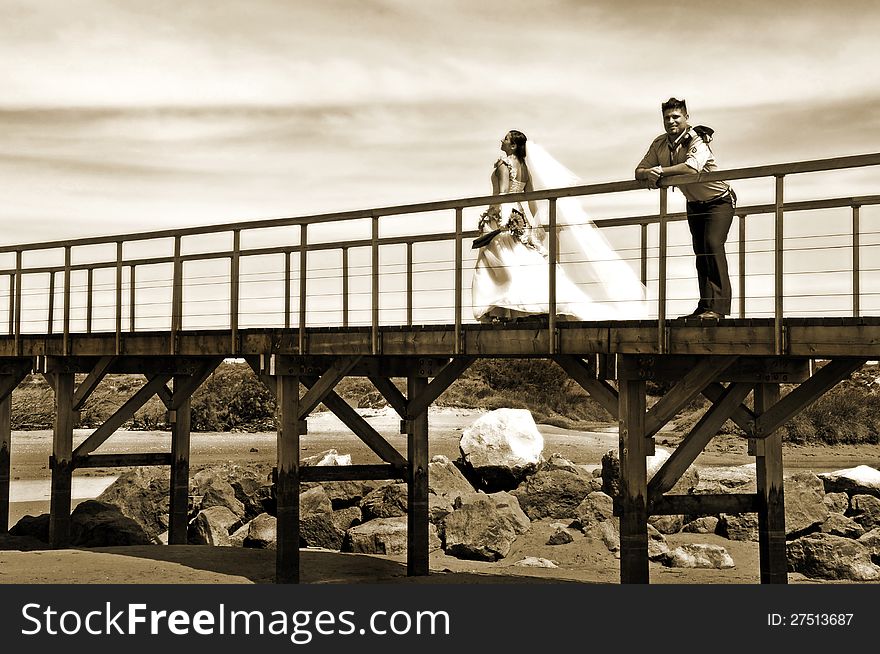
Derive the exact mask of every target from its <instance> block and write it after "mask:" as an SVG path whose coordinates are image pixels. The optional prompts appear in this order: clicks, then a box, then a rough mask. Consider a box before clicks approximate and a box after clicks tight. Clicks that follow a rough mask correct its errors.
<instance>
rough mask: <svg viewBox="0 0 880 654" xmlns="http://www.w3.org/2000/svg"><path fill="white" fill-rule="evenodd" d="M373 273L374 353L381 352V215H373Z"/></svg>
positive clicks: (372, 337)
mask: <svg viewBox="0 0 880 654" xmlns="http://www.w3.org/2000/svg"><path fill="white" fill-rule="evenodd" d="M370 250H371V256H370V261H371V268H370V272H371V274H372V278H373V283H372V293H371V298H372V317H371V320H370V323H371V329H370V332H371V339H370V340H371V345H372V347H371V350H372V353H373V354H379V216H376V215H373V233H372V238H371V241H370Z"/></svg>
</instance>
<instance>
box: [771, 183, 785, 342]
mask: <svg viewBox="0 0 880 654" xmlns="http://www.w3.org/2000/svg"><path fill="white" fill-rule="evenodd" d="M784 179H785V175H777V176H776V200H775V203H774V210H775V230H774V236H773V250H774V257H773V305H774V306H773V341H774V352H775V353H776V354H777V355H779V354H782V353H783V350H784V349H785V348H784V343H783V336H782V312H783V301H782V298H783V250H782V246H783V239H784V235H785V230H784V226H783V209H782V205H783V200H784V195H785V182H784Z"/></svg>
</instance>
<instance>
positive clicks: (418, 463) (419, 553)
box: [406, 376, 429, 577]
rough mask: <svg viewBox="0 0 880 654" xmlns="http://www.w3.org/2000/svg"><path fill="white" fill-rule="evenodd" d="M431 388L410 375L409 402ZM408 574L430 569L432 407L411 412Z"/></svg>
mask: <svg viewBox="0 0 880 654" xmlns="http://www.w3.org/2000/svg"><path fill="white" fill-rule="evenodd" d="M427 387H428V380H427V378H426V377H417V376H410V377H408V378H407V398H408V402H407V404H408V405H409V406H411V405H412V404H413V403H414V401H415V399H416V398H417V397H418V396H419V395H420V394H422V393H423V392H424V391H425V389H426V388H427ZM408 418H409V419H408V420H407V421H406V424H407V425H408V429H407V432H408V433H407V464H408V465H407V482H408V483H407V504H408V510H407V514H406V520H407V522H406V526H407V532H406V533H407V540H406V574H407V576H409V577H417V576H425V575H427V574H428V569H429V554H428V552H429V549H428V408H427V407H425V408H424V409H420V410H419V413H418V414H417V415H408Z"/></svg>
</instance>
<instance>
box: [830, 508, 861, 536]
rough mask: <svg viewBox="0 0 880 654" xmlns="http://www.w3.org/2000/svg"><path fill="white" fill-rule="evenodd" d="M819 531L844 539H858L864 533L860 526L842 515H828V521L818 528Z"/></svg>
mask: <svg viewBox="0 0 880 654" xmlns="http://www.w3.org/2000/svg"><path fill="white" fill-rule="evenodd" d="M819 531H821V532H822V533H823V534H831V535H832V536H843V537H844V538H858V537H859V536H861V535H862V534H864V533H865V530H864V528H863V527H862V525H860V524H859V523H858V522H856V521H855V520H853V519H852V518H848V517H846V516H845V515H843V514H842V513H831V514H829V515H828V519H827V520H826V521H825V522H823V523H822V524H821V525H820V526H819Z"/></svg>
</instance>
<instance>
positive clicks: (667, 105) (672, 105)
mask: <svg viewBox="0 0 880 654" xmlns="http://www.w3.org/2000/svg"><path fill="white" fill-rule="evenodd" d="M669 109H681V111H682V113H684V114H687V112H688V107H687V103H686V102H685V101H684V100H679V99H678V98H669V99H668V100H667V101H666V102H664V103H663V104H661V105H660V111H664V112H665V111H668V110H669Z"/></svg>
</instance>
